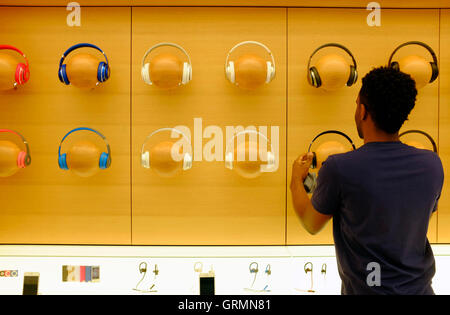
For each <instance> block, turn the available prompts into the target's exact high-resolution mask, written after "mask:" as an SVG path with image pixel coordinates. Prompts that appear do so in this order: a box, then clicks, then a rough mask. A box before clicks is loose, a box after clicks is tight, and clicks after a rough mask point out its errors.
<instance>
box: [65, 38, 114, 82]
mask: <svg viewBox="0 0 450 315" xmlns="http://www.w3.org/2000/svg"><path fill="white" fill-rule="evenodd" d="M83 47H90V48H94V49H97V50H98V51H100V52H101V53H102V54H103V56H105V60H106V62H103V61H102V62H100V63H99V64H98V70H97V80H98V82H99V83H103V82H105V81H106V80H108V79H109V76H110V74H111V69H110V68H109V62H108V57H106V54H105V53H104V52H103V50H101V49H100V48H99V47H97V46H95V45H93V44H88V43H81V44H77V45H74V46H72V47H70V48H69V49H67V50H66V52H65V53H64V54H63V55H62V57H61V61H60V62H59V70H58V77H59V81H61V82H62V83H64V84H66V85H70V81H69V78H68V77H67V72H66V65H65V64H64V60H65V59H66V57H67V56H68V55H69V54H70V53H71V52H72V51H74V50H76V49H78V48H83Z"/></svg>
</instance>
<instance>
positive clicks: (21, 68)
mask: <svg viewBox="0 0 450 315" xmlns="http://www.w3.org/2000/svg"><path fill="white" fill-rule="evenodd" d="M28 78H29V72H28V69H27V66H26V65H25V64H23V63H19V64H18V65H17V67H16V75H15V80H16V82H17V84H19V85H22V84H25V83H26V82H27V81H28Z"/></svg>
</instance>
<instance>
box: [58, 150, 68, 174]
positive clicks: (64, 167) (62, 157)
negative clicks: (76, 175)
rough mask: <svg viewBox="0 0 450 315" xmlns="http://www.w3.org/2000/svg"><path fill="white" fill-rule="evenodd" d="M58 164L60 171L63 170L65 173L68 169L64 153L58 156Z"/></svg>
mask: <svg viewBox="0 0 450 315" xmlns="http://www.w3.org/2000/svg"><path fill="white" fill-rule="evenodd" d="M58 164H59V168H60V169H62V170H65V171H67V170H69V167H68V166H67V154H66V153H64V154H61V155H60V156H59V159H58Z"/></svg>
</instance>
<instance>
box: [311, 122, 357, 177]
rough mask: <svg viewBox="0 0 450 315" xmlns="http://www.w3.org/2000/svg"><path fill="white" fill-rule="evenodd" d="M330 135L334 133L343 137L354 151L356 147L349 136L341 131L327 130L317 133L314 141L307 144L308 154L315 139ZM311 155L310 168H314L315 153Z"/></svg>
mask: <svg viewBox="0 0 450 315" xmlns="http://www.w3.org/2000/svg"><path fill="white" fill-rule="evenodd" d="M330 133H335V134H338V135H341V136H343V137H344V138H345V139H347V140H348V142H350V144H351V145H352V148H353V150H356V147H355V145H354V144H353V141H352V139H351V138H350V137H349V136H347V135H346V134H345V133H343V132H341V131H338V130H327V131H323V132H321V133H319V134H318V135H317V136H315V137H314V139H313V140H312V141H311V143H310V144H309V147H308V152H311V146H312V145H313V143H314V141H316V139H317V138H319V137H321V136H323V135H326V134H330ZM313 154H314V157H313V160H312V164H311V168H316V167H317V157H316V153H315V152H313Z"/></svg>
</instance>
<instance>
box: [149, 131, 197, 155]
mask: <svg viewBox="0 0 450 315" xmlns="http://www.w3.org/2000/svg"><path fill="white" fill-rule="evenodd" d="M162 131H172V132H173V131H175V132H176V133H178V134H179V135H181V136H182V137H183V139H184V140H186V142H187V143H189V148H190V151H191V152H188V153H192V147H191V141H190V140H189V138H188V137H187V136H186V135H185V134H184V133H183V132H181V131H180V130H178V129H176V128H160V129H157V130H155V131H153V132H152V133H151V134H149V135H148V136H147V137H146V138H145V140H144V143H143V144H142V149H141V155H142V154H144V148H145V145H146V144H147V142H148V140H149V139H150V138H151V137H152V136H153V135H154V134H157V133H159V132H162Z"/></svg>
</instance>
